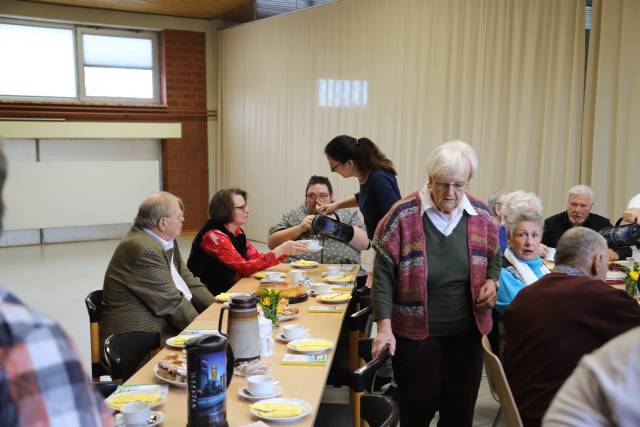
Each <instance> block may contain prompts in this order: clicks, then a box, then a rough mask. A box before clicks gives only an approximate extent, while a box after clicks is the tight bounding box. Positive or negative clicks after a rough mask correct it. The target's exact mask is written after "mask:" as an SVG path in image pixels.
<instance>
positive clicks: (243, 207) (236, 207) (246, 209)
mask: <svg viewBox="0 0 640 427" xmlns="http://www.w3.org/2000/svg"><path fill="white" fill-rule="evenodd" d="M234 208H235V209H237V210H239V211H241V212H246V211H248V210H249V205H247V204H246V203H245V204H244V205H242V206H234Z"/></svg>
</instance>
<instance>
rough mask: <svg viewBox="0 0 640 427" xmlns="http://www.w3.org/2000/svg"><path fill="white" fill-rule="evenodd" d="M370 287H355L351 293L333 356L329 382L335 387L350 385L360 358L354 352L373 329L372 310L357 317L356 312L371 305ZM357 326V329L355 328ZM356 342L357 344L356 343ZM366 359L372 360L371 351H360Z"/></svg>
mask: <svg viewBox="0 0 640 427" xmlns="http://www.w3.org/2000/svg"><path fill="white" fill-rule="evenodd" d="M369 293H370V289H369V288H365V287H361V288H355V289H354V290H353V292H352V294H351V300H350V301H349V305H348V306H347V314H346V316H345V320H344V321H343V323H342V327H341V329H340V335H339V338H338V343H337V345H336V354H335V355H334V357H333V362H332V364H331V369H330V370H329V376H328V378H327V384H328V385H332V386H334V387H342V386H348V385H349V377H350V375H351V372H353V371H354V370H355V369H356V368H358V367H359V364H357V363H354V362H353V361H354V360H356V361H357V360H358V358H357V356H355V357H354V352H355V353H356V354H357V353H358V344H357V340H358V339H359V338H368V337H369V335H370V331H371V325H372V321H371V318H372V315H371V312H370V311H368V312H362V313H360V314H359V315H358V316H356V317H355V318H354V317H353V316H354V313H356V312H358V313H359V312H361V311H362V309H361V308H362V307H366V306H369V305H370V304H371V300H370V297H369ZM354 328H355V329H354ZM354 332H356V333H354ZM354 343H355V344H354ZM360 354H362V355H363V356H362V357H363V358H364V359H365V360H371V357H370V356H368V357H367V354H369V355H370V352H368V353H360Z"/></svg>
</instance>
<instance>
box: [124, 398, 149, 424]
mask: <svg viewBox="0 0 640 427" xmlns="http://www.w3.org/2000/svg"><path fill="white" fill-rule="evenodd" d="M120 413H121V414H122V421H123V422H124V423H125V425H128V426H129V425H130V426H137V425H140V426H141V425H145V424H147V420H148V419H149V417H150V416H151V405H149V404H148V403H146V402H131V403H127V404H126V405H124V406H123V407H122V408H121V409H120Z"/></svg>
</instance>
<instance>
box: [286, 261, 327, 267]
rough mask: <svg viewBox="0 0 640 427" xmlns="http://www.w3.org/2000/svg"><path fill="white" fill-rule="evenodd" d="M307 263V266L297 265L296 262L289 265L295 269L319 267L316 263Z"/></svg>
mask: <svg viewBox="0 0 640 427" xmlns="http://www.w3.org/2000/svg"><path fill="white" fill-rule="evenodd" d="M308 262H309V264H298V261H293V262H292V263H291V266H292V267H295V268H316V267H317V266H319V265H320V264H319V263H318V262H317V261H308Z"/></svg>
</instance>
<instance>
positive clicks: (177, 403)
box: [126, 264, 358, 427]
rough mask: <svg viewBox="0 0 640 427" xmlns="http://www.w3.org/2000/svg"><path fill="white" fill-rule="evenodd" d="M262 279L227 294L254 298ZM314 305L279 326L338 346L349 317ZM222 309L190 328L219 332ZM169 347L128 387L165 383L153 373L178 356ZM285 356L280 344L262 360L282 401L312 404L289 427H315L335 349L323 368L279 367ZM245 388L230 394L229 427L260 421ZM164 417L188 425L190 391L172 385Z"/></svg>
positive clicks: (315, 275) (241, 381) (239, 382)
mask: <svg viewBox="0 0 640 427" xmlns="http://www.w3.org/2000/svg"><path fill="white" fill-rule="evenodd" d="M326 268H327V265H320V266H318V267H316V268H313V269H308V270H306V271H307V276H308V277H310V278H311V280H312V281H314V282H316V281H317V282H320V281H322V278H321V273H323V272H324V271H325V270H326ZM269 270H272V271H282V272H285V273H286V272H288V271H289V270H291V266H290V265H289V264H280V265H278V266H276V267H273V268H271V269H269ZM357 273H358V267H355V269H354V271H352V272H350V273H349V274H351V275H353V277H354V278H355V277H356V275H357ZM258 284H259V282H258V280H256V279H255V278H253V277H249V278H244V279H242V280H240V281H239V282H238V283H236V284H235V286H233V288H231V289H230V290H229V291H228V292H242V293H248V294H251V293H253V292H255V291H256V289H257V288H258ZM312 305H321V303H319V302H318V301H316V300H315V298H313V297H311V296H310V297H309V299H308V300H307V301H304V302H302V303H299V304H295V305H293V306H294V307H296V308H298V309H299V310H300V312H299V314H298V318H297V319H295V320H292V321H287V322H282V323H281V324H280V325H281V326H282V325H286V324H293V323H295V324H301V325H304V327H305V328H308V329H309V330H310V334H311V337H313V338H325V339H328V340H331V341H332V342H333V343H334V344H336V343H337V342H338V336H339V334H340V326H341V324H342V320H343V318H344V315H345V312H346V306H345V312H343V313H308V311H307V308H308V307H310V306H312ZM220 308H221V304H219V303H215V304H212V305H211V306H210V307H209V308H207V310H205V311H204V312H202V313H201V314H200V315H199V316H198V317H197V318H196V319H195V320H194V321H193V322H192V323H191V324H190V325H189V326H188V327H187V328H186V329H218V318H219V315H220ZM227 319H228V316H227V314H225V319H224V323H223V328H224V329H225V330H226V325H227ZM277 332H280V328H278V329H274V332H273V334H272V336H273V337H274V339H275V335H276V333H277ZM175 351H177V350H173V349H170V348H166V347H165V348H163V349H162V350H161V351H160V352H159V353H158V354H156V355H155V356H154V357H153V358H152V359H151V360H150V361H149V362H148V363H147V364H145V365H144V366H143V367H142V368H141V369H140V370H139V371H138V372H136V374H135V375H133V376H132V377H131V378H130V379H129V380H128V381H127V382H126V384H152V383H157V384H162V382H161V381H160V380H158V379H157V378H156V377H155V376H154V374H153V368H154V366H156V364H158V362H160V360H162V359H163V358H165V357H166V355H167V354H169V353H170V352H175ZM286 352H287V348H286V345H285V344H283V343H280V342H278V341H277V340H276V342H275V344H274V347H273V355H272V356H269V357H266V358H263V361H264V362H266V363H268V364H270V367H269V371H268V374H269V375H272V376H273V377H274V378H275V379H276V380H278V381H279V382H280V384H279V385H280V387H282V389H283V393H282V397H295V398H299V399H304V400H306V401H307V402H309V403H311V405H313V411H312V413H311V414H309V415H308V416H306V417H305V418H303V419H302V420H299V421H297V422H295V423H288V424H286V425H290V426H312V425H313V422H314V420H315V417H316V414H317V411H318V407H319V406H320V399H321V398H322V393H323V391H324V386H325V383H326V380H327V375H328V373H329V368H330V367H331V361H332V360H333V355H334V354H335V347H334V349H333V350H331V351H330V352H329V353H328V354H329V360H328V361H327V364H326V365H325V366H293V365H281V364H280V360H282V357H283V355H284V354H285V353H286ZM245 386H246V380H245V378H242V377H239V376H237V375H234V376H233V378H232V380H231V382H230V385H229V388H228V389H227V421H228V423H229V425H230V426H243V425H245V424H250V423H253V422H256V421H258V419H257V418H255V417H254V416H253V415H251V413H250V412H249V405H250V403H251V402H249V401H246V400H243V399H242V398H241V397H240V396H239V395H238V390H239V389H240V388H242V387H245ZM158 410H160V411H162V412H163V413H164V415H165V421H164V423H163V425H165V426H169V427H177V426H185V425H186V423H187V390H186V389H181V388H176V387H174V386H170V388H169V396H168V399H167V402H166V403H165V404H164V405H163V406H161V407H160V408H158Z"/></svg>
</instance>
